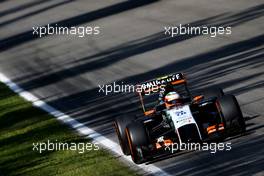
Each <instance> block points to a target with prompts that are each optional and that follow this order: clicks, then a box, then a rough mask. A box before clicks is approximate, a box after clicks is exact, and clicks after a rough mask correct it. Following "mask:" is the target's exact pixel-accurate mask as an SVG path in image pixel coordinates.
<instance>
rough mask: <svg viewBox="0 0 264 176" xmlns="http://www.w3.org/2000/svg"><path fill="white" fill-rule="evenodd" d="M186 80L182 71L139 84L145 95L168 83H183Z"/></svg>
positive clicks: (141, 92)
mask: <svg viewBox="0 0 264 176" xmlns="http://www.w3.org/2000/svg"><path fill="white" fill-rule="evenodd" d="M185 82H186V80H185V78H184V75H183V74H182V73H173V74H170V75H166V76H163V77H159V78H156V79H153V80H149V81H146V82H143V83H141V84H138V85H137V86H139V87H140V88H141V89H140V90H141V91H140V92H139V93H140V94H142V95H145V94H150V93H152V92H155V91H158V90H159V89H161V88H162V86H165V85H168V84H172V85H176V84H182V83H185Z"/></svg>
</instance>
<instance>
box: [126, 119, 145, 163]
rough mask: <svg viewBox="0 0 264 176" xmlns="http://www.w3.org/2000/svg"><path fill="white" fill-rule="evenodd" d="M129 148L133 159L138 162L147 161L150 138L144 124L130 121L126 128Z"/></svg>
mask: <svg viewBox="0 0 264 176" xmlns="http://www.w3.org/2000/svg"><path fill="white" fill-rule="evenodd" d="M126 135H127V139H128V144H129V149H130V153H131V157H132V160H133V161H134V162H135V163H136V164H141V163H143V162H146V157H145V156H146V153H147V150H148V144H149V142H148V141H149V138H148V135H147V132H146V129H145V126H144V124H142V123H139V122H133V123H130V124H129V125H128V126H127V128H126Z"/></svg>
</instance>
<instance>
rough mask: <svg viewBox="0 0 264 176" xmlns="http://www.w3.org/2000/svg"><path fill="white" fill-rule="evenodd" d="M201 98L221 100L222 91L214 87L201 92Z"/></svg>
mask: <svg viewBox="0 0 264 176" xmlns="http://www.w3.org/2000/svg"><path fill="white" fill-rule="evenodd" d="M203 96H204V98H205V99H208V98H213V97H216V98H221V97H222V96H224V91H223V89H221V88H220V87H214V88H210V89H207V90H205V91H204V92H203Z"/></svg>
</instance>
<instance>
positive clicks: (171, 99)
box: [164, 92, 182, 109]
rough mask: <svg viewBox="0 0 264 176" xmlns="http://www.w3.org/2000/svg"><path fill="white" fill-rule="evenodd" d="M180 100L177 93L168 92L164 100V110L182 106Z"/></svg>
mask: <svg viewBox="0 0 264 176" xmlns="http://www.w3.org/2000/svg"><path fill="white" fill-rule="evenodd" d="M180 99H181V97H180V95H179V94H178V93H177V92H169V93H168V94H167V95H166V96H165V98H164V101H165V106H166V108H167V109H168V108H171V107H172V106H179V105H182V103H181V100H180Z"/></svg>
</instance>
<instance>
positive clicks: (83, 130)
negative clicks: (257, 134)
mask: <svg viewBox="0 0 264 176" xmlns="http://www.w3.org/2000/svg"><path fill="white" fill-rule="evenodd" d="M0 81H1V82H3V83H4V84H5V85H7V86H8V87H9V88H10V89H11V90H13V91H14V92H15V93H17V94H19V95H20V96H21V97H22V98H24V99H25V100H27V101H29V102H31V103H32V104H33V106H35V107H38V108H40V109H42V110H44V111H46V112H47V113H49V114H51V115H52V116H54V117H56V118H57V119H58V120H60V121H61V122H63V123H65V124H67V125H69V126H70V127H72V128H74V129H75V130H76V131H77V132H78V133H79V134H81V135H84V136H87V138H90V139H92V140H93V141H94V142H97V143H99V144H101V145H102V146H104V147H105V148H107V149H109V150H110V151H111V152H113V153H114V154H117V155H118V156H121V157H122V158H124V159H125V160H126V161H128V162H129V163H133V161H132V160H131V157H129V156H125V155H123V154H122V151H121V149H120V147H119V145H118V144H117V143H115V142H113V141H112V140H110V139H108V138H106V137H104V136H102V135H101V134H100V133H97V132H96V131H94V130H93V129H91V128H89V127H87V126H85V125H84V124H82V123H80V122H78V121H76V120H75V119H73V118H72V117H70V116H69V115H66V114H64V113H63V112H61V111H59V110H57V109H55V108H53V107H52V106H50V105H48V104H47V103H45V102H44V101H42V100H39V99H38V98H37V97H36V96H34V95H33V94H31V93H30V92H28V91H25V90H23V89H22V88H21V87H19V86H18V85H17V84H16V83H14V82H12V81H11V80H10V79H9V78H8V77H6V76H5V75H4V74H3V73H0ZM133 164H134V163H133ZM137 166H138V167H140V168H141V169H143V170H144V171H146V172H147V173H150V174H153V175H158V176H168V175H169V174H168V173H166V172H165V171H163V170H162V169H160V168H159V167H156V166H155V165H153V164H149V165H145V164H141V165H137Z"/></svg>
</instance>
